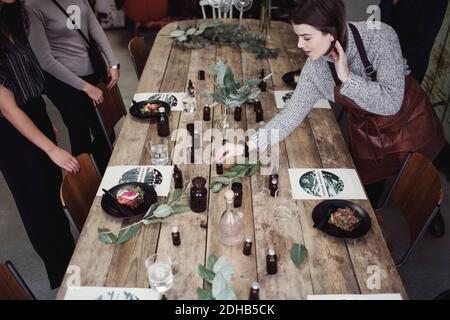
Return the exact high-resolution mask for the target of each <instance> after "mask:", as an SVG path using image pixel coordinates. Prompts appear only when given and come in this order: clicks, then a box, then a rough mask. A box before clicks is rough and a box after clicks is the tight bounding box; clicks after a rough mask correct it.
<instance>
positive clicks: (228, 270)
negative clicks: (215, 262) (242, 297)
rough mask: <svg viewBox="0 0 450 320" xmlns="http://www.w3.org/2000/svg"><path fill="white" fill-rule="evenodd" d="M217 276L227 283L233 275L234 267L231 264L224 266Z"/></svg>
mask: <svg viewBox="0 0 450 320" xmlns="http://www.w3.org/2000/svg"><path fill="white" fill-rule="evenodd" d="M218 274H221V275H222V276H223V278H224V279H225V281H227V282H229V281H230V280H231V277H232V276H233V274H234V267H233V266H232V265H231V264H226V265H225V266H223V267H222V268H221V269H220V271H218Z"/></svg>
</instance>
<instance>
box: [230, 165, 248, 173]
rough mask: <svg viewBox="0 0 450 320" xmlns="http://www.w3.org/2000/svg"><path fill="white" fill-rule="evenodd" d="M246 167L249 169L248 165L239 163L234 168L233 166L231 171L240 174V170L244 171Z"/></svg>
mask: <svg viewBox="0 0 450 320" xmlns="http://www.w3.org/2000/svg"><path fill="white" fill-rule="evenodd" d="M245 169H247V165H245V164H238V165H237V166H234V167H233V168H231V169H230V172H236V173H237V174H239V173H240V172H242V171H243V170H245Z"/></svg>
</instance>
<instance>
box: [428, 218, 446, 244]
mask: <svg viewBox="0 0 450 320" xmlns="http://www.w3.org/2000/svg"><path fill="white" fill-rule="evenodd" d="M428 230H429V231H430V233H431V235H432V236H433V237H435V238H441V237H443V236H444V234H445V222H444V218H443V217H442V214H441V213H440V212H438V214H437V215H436V216H435V217H434V219H433V221H432V222H431V224H430V226H429V227H428Z"/></svg>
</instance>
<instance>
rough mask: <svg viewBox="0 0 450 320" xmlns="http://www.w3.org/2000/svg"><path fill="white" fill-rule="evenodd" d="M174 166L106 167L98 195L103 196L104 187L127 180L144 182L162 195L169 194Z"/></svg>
mask: <svg viewBox="0 0 450 320" xmlns="http://www.w3.org/2000/svg"><path fill="white" fill-rule="evenodd" d="M172 173H173V166H111V167H108V168H106V171H105V174H104V175H103V179H102V182H101V183H100V187H99V188H98V191H97V196H102V195H103V191H102V189H106V190H109V189H111V188H112V187H114V186H116V185H118V184H120V183H125V182H143V183H148V184H150V185H152V186H153V187H154V188H155V191H156V193H157V194H158V196H160V197H165V196H167V195H168V194H169V191H170V183H171V181H172Z"/></svg>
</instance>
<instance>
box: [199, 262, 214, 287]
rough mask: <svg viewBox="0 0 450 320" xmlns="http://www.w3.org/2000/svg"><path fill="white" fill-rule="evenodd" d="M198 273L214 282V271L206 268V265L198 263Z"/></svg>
mask: <svg viewBox="0 0 450 320" xmlns="http://www.w3.org/2000/svg"><path fill="white" fill-rule="evenodd" d="M198 275H199V276H200V277H201V278H202V279H204V280H206V281H208V282H209V283H212V282H213V280H214V276H215V274H214V272H212V271H210V270H208V269H206V268H205V267H204V266H202V265H201V264H199V265H198Z"/></svg>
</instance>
